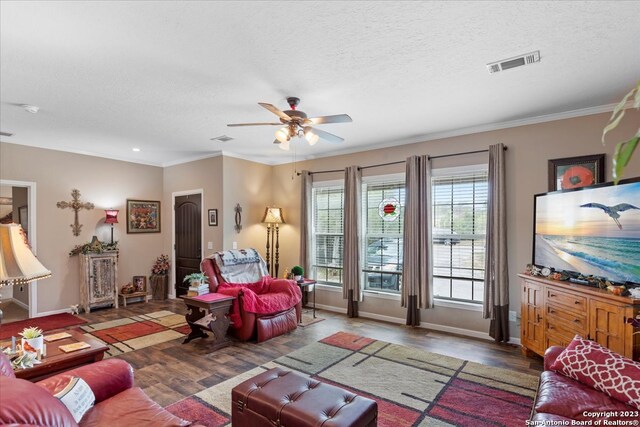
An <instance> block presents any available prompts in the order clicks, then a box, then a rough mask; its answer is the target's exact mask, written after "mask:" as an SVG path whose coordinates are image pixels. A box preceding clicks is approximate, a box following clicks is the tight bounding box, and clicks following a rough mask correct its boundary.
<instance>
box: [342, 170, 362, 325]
mask: <svg viewBox="0 0 640 427" xmlns="http://www.w3.org/2000/svg"><path fill="white" fill-rule="evenodd" d="M361 193H362V172H361V171H360V168H359V167H358V166H349V167H348V168H346V169H345V170H344V222H343V227H344V228H343V233H344V247H343V265H342V267H343V281H344V282H343V287H342V296H343V298H345V299H346V300H347V316H348V317H358V301H362V292H361V287H360V278H361V276H362V272H361V268H360V221H361V219H360V218H361V213H360V212H361V204H362V197H361Z"/></svg>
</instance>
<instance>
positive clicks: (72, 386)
mask: <svg viewBox="0 0 640 427" xmlns="http://www.w3.org/2000/svg"><path fill="white" fill-rule="evenodd" d="M54 396H55V397H57V398H58V400H60V402H62V403H63V404H64V406H66V407H67V409H68V410H69V412H71V415H72V416H73V419H74V420H76V422H77V423H79V422H80V420H81V419H82V417H83V416H84V414H85V412H87V411H88V410H89V409H91V407H92V406H93V404H94V403H95V401H96V397H95V395H94V394H93V391H92V390H91V387H89V384H87V383H86V381H85V380H83V379H82V378H78V377H72V378H71V381H69V384H67V386H66V387H65V388H63V389H62V390H60V391H59V392H58V393H56V394H54Z"/></svg>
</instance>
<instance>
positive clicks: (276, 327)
mask: <svg viewBox="0 0 640 427" xmlns="http://www.w3.org/2000/svg"><path fill="white" fill-rule="evenodd" d="M200 270H201V271H202V272H203V273H205V275H206V276H207V278H208V279H209V291H210V292H219V293H222V294H226V295H232V296H235V297H236V299H235V300H234V303H233V307H232V309H231V313H230V316H229V317H230V320H231V326H230V327H229V332H230V333H231V334H232V335H233V336H235V337H236V338H238V339H239V340H241V341H247V340H250V339H254V338H255V339H256V340H257V341H258V342H262V341H266V340H268V339H270V338H273V337H276V336H278V335H282V334H284V333H287V332H289V331H292V330H294V329H296V328H297V326H298V322H299V321H300V320H301V316H302V302H301V301H302V293H301V292H300V288H299V287H298V285H297V284H296V282H295V281H293V280H286V279H277V278H273V277H271V276H269V274H268V273H267V267H266V263H265V261H264V259H263V258H262V257H261V256H260V254H259V253H258V251H256V250H255V249H241V250H231V251H224V252H216V253H215V254H213V255H211V256H209V257H207V258H205V259H203V260H202V262H201V263H200Z"/></svg>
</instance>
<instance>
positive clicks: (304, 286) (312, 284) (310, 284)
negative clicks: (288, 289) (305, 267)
mask: <svg viewBox="0 0 640 427" xmlns="http://www.w3.org/2000/svg"><path fill="white" fill-rule="evenodd" d="M296 283H297V284H298V287H300V291H301V292H302V295H303V297H304V292H305V291H307V292H309V288H311V290H310V291H311V293H313V307H312V308H313V318H314V319H315V318H316V283H317V282H316V281H315V280H311V279H303V280H302V282H296ZM302 306H303V307H305V308H308V307H309V304H308V301H304V299H303V305H302Z"/></svg>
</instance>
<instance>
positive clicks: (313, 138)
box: [304, 126, 320, 145]
mask: <svg viewBox="0 0 640 427" xmlns="http://www.w3.org/2000/svg"><path fill="white" fill-rule="evenodd" d="M304 137H305V139H306V140H307V141H308V142H309V145H315V143H316V142H318V139H320V137H319V136H318V135H317V134H316V133H315V132H314V131H313V128H311V127H309V126H305V127H304Z"/></svg>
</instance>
